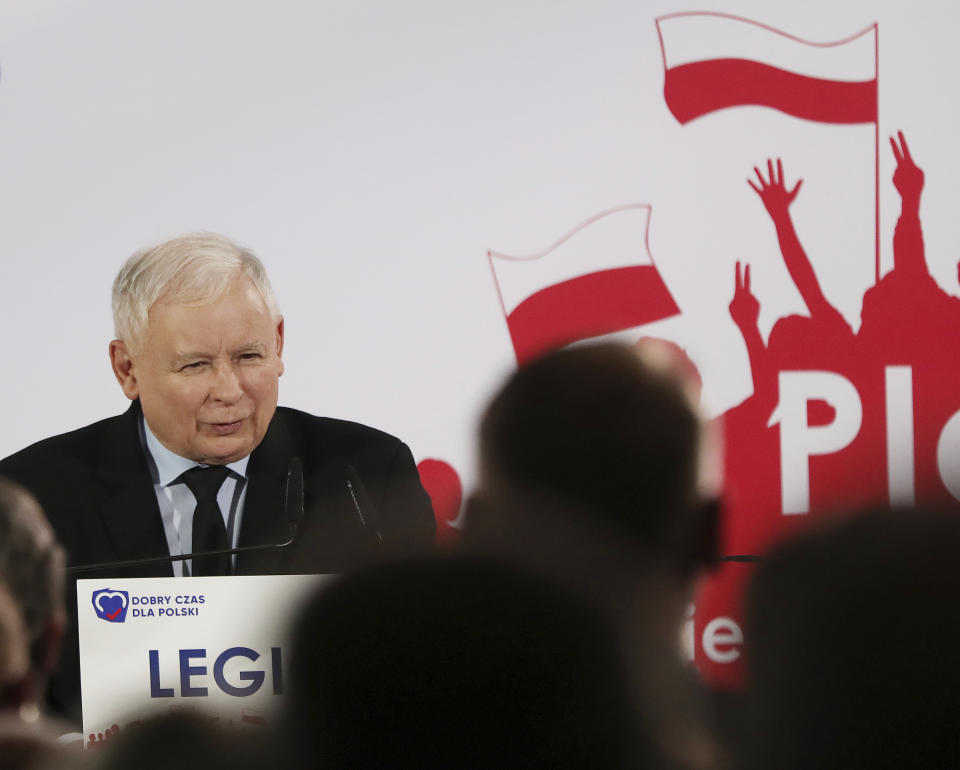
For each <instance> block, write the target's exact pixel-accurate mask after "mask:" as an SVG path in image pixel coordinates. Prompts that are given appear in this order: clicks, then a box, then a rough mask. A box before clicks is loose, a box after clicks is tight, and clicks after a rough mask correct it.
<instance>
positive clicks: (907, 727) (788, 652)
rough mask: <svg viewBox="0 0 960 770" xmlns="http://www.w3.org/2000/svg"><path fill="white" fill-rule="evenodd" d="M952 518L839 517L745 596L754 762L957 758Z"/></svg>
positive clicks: (958, 527)
mask: <svg viewBox="0 0 960 770" xmlns="http://www.w3.org/2000/svg"><path fill="white" fill-rule="evenodd" d="M958 553H960V517H958V516H957V515H956V514H955V513H941V512H930V511H921V510H900V511H879V512H872V513H868V514H863V515H859V516H854V517H845V518H839V519H837V520H833V521H830V522H828V523H826V524H823V525H821V526H819V527H816V528H815V529H814V530H812V531H810V532H808V533H805V534H804V535H801V536H799V537H797V538H796V539H793V540H791V541H789V542H787V543H785V544H784V545H781V546H780V547H778V548H776V549H775V550H774V551H773V552H772V553H771V554H770V556H769V559H768V560H767V561H765V562H764V563H763V564H761V566H760V567H759V568H758V571H757V573H756V576H755V578H754V580H753V582H752V584H751V587H750V590H749V592H748V608H747V630H746V639H747V663H748V671H749V696H750V704H751V714H750V722H749V723H750V726H751V729H750V731H749V739H748V740H749V742H750V745H749V746H747V747H746V749H747V753H746V756H747V758H748V760H749V761H750V764H751V766H752V767H756V768H761V767H762V768H769V767H777V768H784V769H786V770H789V769H790V768H798V769H799V768H811V767H817V768H828V769H829V768H844V770H850V769H851V768H871V769H875V768H887V767H889V768H903V767H911V768H934V767H936V768H942V767H955V766H957V765H958V764H960V728H958V725H957V715H958V714H960V658H958V654H957V649H958V646H960V603H958V601H957V597H958V596H960V560H958V558H957V554H958Z"/></svg>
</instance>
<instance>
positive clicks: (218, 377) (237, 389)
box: [210, 364, 243, 404]
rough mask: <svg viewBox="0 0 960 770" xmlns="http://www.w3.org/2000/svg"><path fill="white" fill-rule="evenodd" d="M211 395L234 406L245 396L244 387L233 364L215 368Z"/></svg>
mask: <svg viewBox="0 0 960 770" xmlns="http://www.w3.org/2000/svg"><path fill="white" fill-rule="evenodd" d="M210 395H211V397H212V398H214V399H215V400H217V401H222V402H224V403H227V404H232V403H234V402H235V401H238V400H239V399H240V397H241V396H242V395H243V386H242V385H241V383H240V377H239V376H238V375H237V371H236V369H235V368H234V367H233V366H232V365H231V364H221V365H219V366H215V367H214V370H213V385H212V387H211V389H210Z"/></svg>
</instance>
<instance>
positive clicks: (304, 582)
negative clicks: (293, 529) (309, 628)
mask: <svg viewBox="0 0 960 770" xmlns="http://www.w3.org/2000/svg"><path fill="white" fill-rule="evenodd" d="M330 579H333V576H331V575H232V576H227V577H188V578H177V577H169V578H131V579H126V580H124V579H120V580H116V579H109V580H78V581H77V626H78V631H79V636H80V680H81V693H82V706H83V735H84V736H85V737H86V736H90V735H91V734H93V735H99V734H105V733H106V734H110V733H108V732H107V731H110V732H115V731H116V729H117V728H119V729H121V730H122V729H123V728H124V726H126V725H129V724H131V723H133V722H136V721H139V720H141V719H144V718H146V717H149V716H152V715H156V714H160V713H163V712H164V711H167V710H175V709H178V708H184V707H191V708H199V709H202V710H204V711H206V712H208V713H209V714H210V715H211V718H212V719H216V720H219V721H220V722H221V723H223V724H226V725H233V726H235V727H237V728H245V727H248V726H250V727H252V726H259V725H264V724H267V723H268V722H269V721H270V720H271V718H272V715H273V713H274V711H275V710H276V708H277V705H278V704H279V702H280V700H281V699H282V698H283V690H284V682H285V681H286V666H287V660H288V657H289V645H290V636H291V632H292V630H293V622H294V621H295V619H296V616H297V613H298V611H299V609H300V607H301V606H302V604H303V603H304V601H305V600H306V599H307V597H308V596H310V595H312V594H313V593H314V592H315V591H316V590H317V589H318V588H319V586H320V585H322V584H323V583H324V582H325V581H328V580H330Z"/></svg>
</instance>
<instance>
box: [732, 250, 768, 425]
mask: <svg viewBox="0 0 960 770" xmlns="http://www.w3.org/2000/svg"><path fill="white" fill-rule="evenodd" d="M730 317H731V318H733V321H734V323H735V324H736V325H737V327H738V328H739V329H740V334H742V335H743V342H744V344H745V345H746V346H747V357H748V358H749V359H750V374H751V377H752V379H753V393H754V395H755V396H756V401H757V402H758V403H761V402H762V404H764V405H765V404H766V401H767V400H768V397H769V396H770V392H769V391H770V372H769V362H768V361H767V355H766V346H765V345H764V344H763V338H762V337H761V336H760V327H759V326H758V325H757V319H758V318H759V317H760V301H759V300H758V299H757V298H756V297H755V296H753V293H752V292H751V291H750V265H744V266H743V269H742V271H741V268H740V263H739V262H737V267H736V271H735V275H734V284H733V299H732V300H730ZM763 408H766V406H763Z"/></svg>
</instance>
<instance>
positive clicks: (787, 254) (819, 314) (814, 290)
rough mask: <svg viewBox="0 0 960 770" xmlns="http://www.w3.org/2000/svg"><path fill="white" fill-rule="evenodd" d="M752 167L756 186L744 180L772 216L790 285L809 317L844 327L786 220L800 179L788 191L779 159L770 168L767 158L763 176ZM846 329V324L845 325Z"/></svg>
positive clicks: (770, 164) (801, 182)
mask: <svg viewBox="0 0 960 770" xmlns="http://www.w3.org/2000/svg"><path fill="white" fill-rule="evenodd" d="M753 170H754V171H755V172H756V174H757V180H758V181H759V182H760V185H759V187H758V186H757V185H756V184H754V183H753V180H752V179H747V184H749V185H750V186H751V187H752V188H753V189H754V191H755V192H756V193H757V195H759V196H760V200H762V201H763V205H764V207H766V209H767V212H768V213H769V214H770V218H771V219H773V224H774V227H776V228H777V240H778V241H779V243H780V253H781V254H782V255H783V262H784V264H785V265H786V267H787V272H788V273H790V277H791V278H792V279H793V283H794V285H795V286H796V287H797V289H798V291H799V292H800V296H801V297H803V301H804V302H805V303H806V305H807V309H808V310H809V311H810V317H811V318H812V319H813V320H814V321H816V322H818V323H828V324H835V323H839V324H841V325H843V326H845V327H846V322H845V321H844V320H843V317H842V316H841V315H840V314H839V313H838V312H837V310H836V308H834V307H833V306H832V305H831V304H830V303H829V302H827V298H826V297H825V296H824V295H823V290H822V289H821V288H820V283H819V282H818V281H817V275H816V273H814V272H813V266H812V265H811V264H810V259H809V258H808V257H807V253H806V252H805V251H804V250H803V245H802V244H801V243H800V239H799V237H797V231H796V230H795V229H794V227H793V220H792V219H790V212H789V209H790V204H792V203H793V202H794V201H795V200H796V198H797V193H799V192H800V186H801V185H802V184H803V180H802V179H798V180H797V183H796V184H795V185H794V186H793V189H792V190H788V189H787V187H786V185H784V183H783V161H781V160H780V158H777V165H776V167H774V165H773V161H772V160H769V159H768V160H767V177H768V178H767V179H764V178H763V174H762V173H761V172H760V169H759V168H757V167H756V166H754V167H753ZM846 328H847V330H849V327H846Z"/></svg>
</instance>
